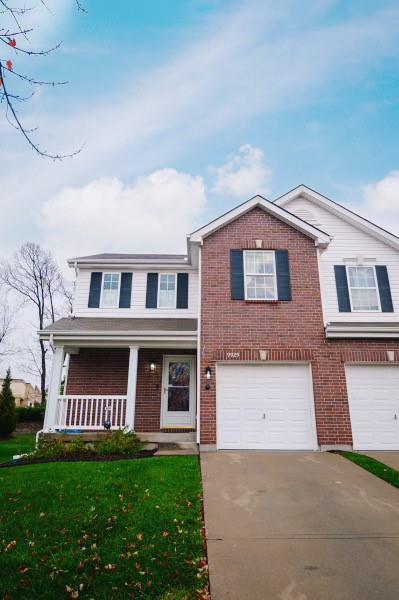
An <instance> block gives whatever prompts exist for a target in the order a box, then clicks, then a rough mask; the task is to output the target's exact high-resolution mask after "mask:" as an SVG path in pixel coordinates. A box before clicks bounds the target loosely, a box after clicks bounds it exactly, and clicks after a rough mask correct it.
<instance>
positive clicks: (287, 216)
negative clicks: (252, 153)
mask: <svg viewBox="0 0 399 600" xmlns="http://www.w3.org/2000/svg"><path fill="white" fill-rule="evenodd" d="M256 207H259V208H261V209H263V210H264V211H265V212H267V213H269V214H271V215H273V216H275V217H276V218H277V219H279V220H280V221H283V222H284V223H287V224H288V225H290V226H291V227H294V229H297V230H298V231H300V232H301V233H304V234H305V235H307V236H308V237H311V238H312V239H314V240H315V244H316V246H322V247H326V246H328V244H329V242H330V241H331V238H330V236H329V235H328V234H327V233H325V232H324V231H321V230H320V229H317V227H313V225H310V224H309V223H306V221H303V220H302V219H300V218H299V217H297V216H296V215H294V214H293V213H290V212H289V211H288V210H285V209H284V208H282V207H280V206H278V205H277V204H274V203H273V202H270V201H269V200H266V199H265V198H262V196H255V197H254V198H251V199H250V200H247V202H244V203H243V204H241V205H240V206H237V207H236V208H233V209H232V210H230V211H229V212H228V213H226V214H224V215H222V216H221V217H219V218H218V219H215V220H214V221H211V222H210V223H208V224H207V225H205V226H204V227H201V229H197V231H194V232H193V233H192V234H191V235H190V241H191V242H197V243H201V242H202V240H203V239H204V238H206V237H207V236H208V235H211V234H212V233H214V232H215V231H217V230H218V229H220V228H221V227H224V226H225V225H227V224H228V223H231V222H232V221H235V220H236V219H237V218H238V217H241V216H242V215H244V214H245V213H247V212H249V211H250V210H252V209H253V208H256Z"/></svg>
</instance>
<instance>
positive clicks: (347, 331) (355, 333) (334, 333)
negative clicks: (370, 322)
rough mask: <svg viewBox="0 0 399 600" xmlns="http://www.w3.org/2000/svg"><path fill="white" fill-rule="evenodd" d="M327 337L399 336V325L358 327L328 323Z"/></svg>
mask: <svg viewBox="0 0 399 600" xmlns="http://www.w3.org/2000/svg"><path fill="white" fill-rule="evenodd" d="M326 337H327V338H399V325H396V326H395V325H394V326H392V328H390V329H387V328H386V327H385V328H383V327H378V326H370V327H367V328H365V327H364V328H363V327H362V328H361V329H360V328H357V327H356V326H353V325H352V326H344V325H342V326H340V325H326Z"/></svg>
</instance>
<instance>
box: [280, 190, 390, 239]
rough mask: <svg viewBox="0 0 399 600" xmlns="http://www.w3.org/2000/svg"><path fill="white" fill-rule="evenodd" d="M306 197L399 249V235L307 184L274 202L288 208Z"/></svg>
mask: <svg viewBox="0 0 399 600" xmlns="http://www.w3.org/2000/svg"><path fill="white" fill-rule="evenodd" d="M300 197H302V198H306V199H307V200H309V201H310V202H312V203H314V204H316V205H319V206H321V207H322V208H325V209H326V210H328V211H329V212H331V213H332V214H334V215H336V216H338V217H340V218H341V219H343V220H344V221H346V222H348V223H350V224H351V225H353V226H354V227H357V228H358V229H360V230H361V231H364V232H366V233H368V234H369V235H371V236H372V237H374V238H376V239H378V240H380V241H382V242H384V243H386V244H388V245H389V246H391V247H392V248H395V249H396V250H399V237H397V236H396V235H394V234H393V233H390V232H389V231H386V230H385V229H383V228H382V227H379V226H378V225H375V223H372V222H371V221H369V220H368V219H365V218H364V217H361V216H360V215H358V214H357V213H355V212H353V211H352V210H350V209H349V208H346V207H345V206H342V205H341V204H339V203H338V202H335V201H334V200H331V199H330V198H327V197H326V196H323V195H322V194H319V193H318V192H316V191H315V190H312V189H311V188H309V187H307V186H306V185H303V184H301V185H299V186H298V187H296V188H294V189H293V190H290V191H289V192H287V193H286V194H283V195H282V196H280V197H279V198H277V199H276V200H274V204H275V205H277V206H279V207H280V208H286V207H288V206H289V204H290V202H292V201H293V200H295V199H297V198H300Z"/></svg>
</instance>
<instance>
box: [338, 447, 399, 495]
mask: <svg viewBox="0 0 399 600" xmlns="http://www.w3.org/2000/svg"><path fill="white" fill-rule="evenodd" d="M339 454H341V456H344V457H345V458H347V459H348V460H351V461H352V462H354V463H356V464H357V465H359V467H362V468H363V469H366V471H370V473H373V475H376V476H377V477H379V478H380V479H383V480H384V481H386V482H387V483H390V484H391V485H393V486H394V487H396V488H399V471H397V470H396V469H392V467H388V465H384V463H382V462H380V461H379V460H376V459H375V458H371V456H366V455H365V454H357V453H356V452H345V451H341V452H340V453H339Z"/></svg>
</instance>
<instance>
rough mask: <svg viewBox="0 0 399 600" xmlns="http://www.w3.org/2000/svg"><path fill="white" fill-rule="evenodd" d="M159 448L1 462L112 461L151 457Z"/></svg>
mask: <svg viewBox="0 0 399 600" xmlns="http://www.w3.org/2000/svg"><path fill="white" fill-rule="evenodd" d="M157 450H158V448H154V449H151V450H140V452H139V453H138V454H135V455H134V456H120V455H110V456H69V457H59V458H21V459H19V460H11V461H10V462H6V463H2V464H0V468H4V467H24V466H26V465H42V464H45V463H56V462H112V461H116V460H134V459H136V458H150V457H151V456H153V455H154V454H155V452H157Z"/></svg>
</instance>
